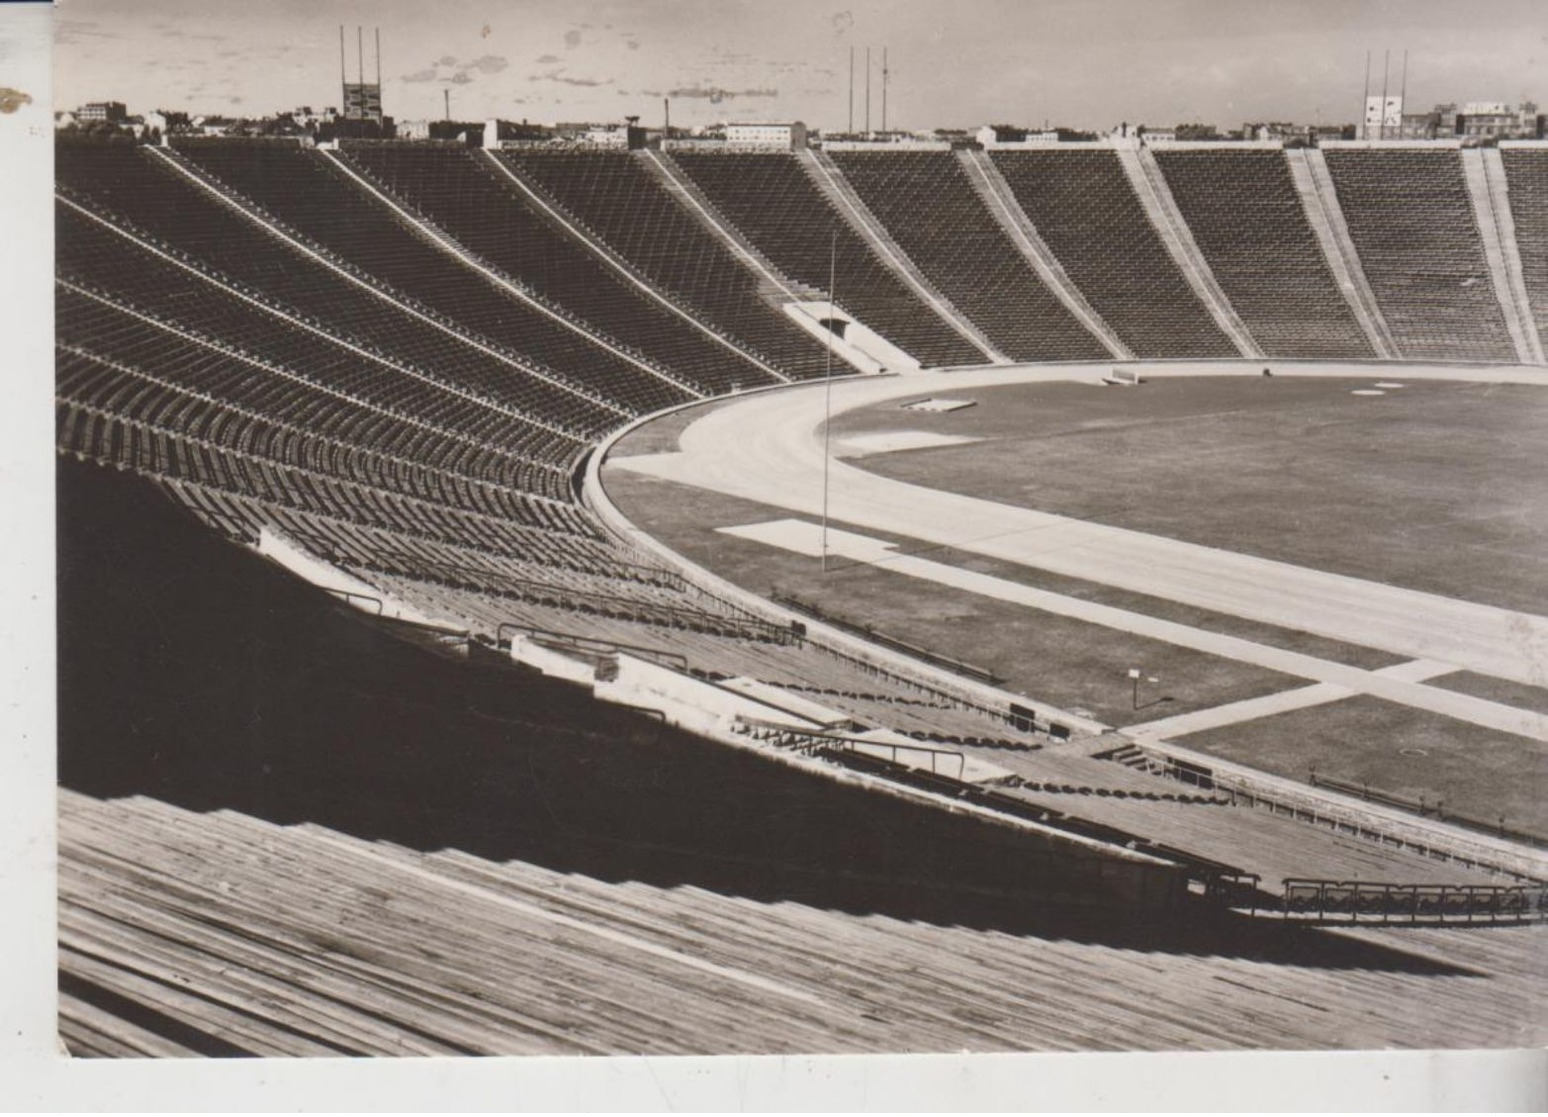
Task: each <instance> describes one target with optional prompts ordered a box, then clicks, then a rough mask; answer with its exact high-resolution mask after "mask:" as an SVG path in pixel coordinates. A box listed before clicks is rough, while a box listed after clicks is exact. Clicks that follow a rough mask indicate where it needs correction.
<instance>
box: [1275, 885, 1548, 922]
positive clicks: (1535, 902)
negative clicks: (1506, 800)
mask: <svg viewBox="0 0 1548 1117" xmlns="http://www.w3.org/2000/svg"><path fill="white" fill-rule="evenodd" d="M1282 911H1283V913H1284V914H1285V915H1287V916H1305V917H1315V918H1316V919H1319V920H1325V919H1328V918H1329V917H1330V916H1347V917H1348V919H1349V921H1350V922H1359V921H1361V920H1362V919H1370V918H1373V917H1377V916H1379V917H1380V919H1381V922H1383V923H1390V922H1392V921H1394V920H1397V921H1400V922H1407V923H1421V922H1455V921H1458V920H1461V921H1464V922H1467V923H1473V922H1479V921H1482V922H1487V923H1497V922H1525V921H1528V920H1535V919H1542V918H1544V917H1545V916H1548V889H1543V888H1540V887H1533V886H1529V885H1519V884H1518V885H1498V884H1386V883H1381V882H1372V881H1349V880H1316V879H1310V878H1301V877H1289V878H1286V879H1285V882H1284V897H1283V901H1282Z"/></svg>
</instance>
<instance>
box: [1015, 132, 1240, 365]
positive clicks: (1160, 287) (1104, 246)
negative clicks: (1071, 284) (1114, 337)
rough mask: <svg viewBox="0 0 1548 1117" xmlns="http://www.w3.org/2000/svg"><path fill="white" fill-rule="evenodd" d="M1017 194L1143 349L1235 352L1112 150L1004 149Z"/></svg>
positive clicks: (1105, 311) (1074, 273) (1066, 262)
mask: <svg viewBox="0 0 1548 1117" xmlns="http://www.w3.org/2000/svg"><path fill="white" fill-rule="evenodd" d="M991 158H992V159H993V160H994V165H995V167H996V169H998V170H999V172H1000V174H1001V175H1003V176H1004V178H1005V181H1006V183H1007V184H1008V185H1009V186H1010V188H1011V190H1012V192H1013V193H1014V194H1015V197H1016V201H1017V203H1018V204H1019V205H1020V206H1021V208H1022V209H1023V210H1024V211H1025V212H1026V215H1027V217H1028V218H1030V219H1031V221H1032V224H1033V225H1035V226H1036V227H1037V231H1038V232H1039V233H1040V234H1041V235H1042V237H1043V239H1044V241H1046V242H1047V243H1048V246H1049V248H1050V249H1052V250H1053V253H1054V255H1055V256H1056V257H1058V259H1059V262H1060V263H1061V264H1062V265H1063V266H1064V269H1065V271H1066V272H1068V273H1069V274H1070V276H1071V278H1073V279H1074V280H1075V282H1076V283H1077V284H1078V285H1079V287H1080V289H1081V291H1082V292H1083V293H1084V294H1085V296H1086V298H1087V299H1088V300H1090V302H1091V305H1092V306H1093V307H1094V308H1095V309H1096V310H1097V312H1098V313H1100V314H1101V315H1102V317H1103V319H1105V320H1106V322H1107V323H1108V324H1109V325H1110V326H1112V327H1113V329H1114V330H1116V331H1117V333H1118V336H1119V337H1121V338H1122V339H1123V340H1124V342H1125V343H1126V344H1127V345H1128V346H1129V348H1130V349H1131V350H1133V352H1134V354H1135V355H1136V356H1138V357H1146V358H1151V359H1158V358H1166V357H1234V356H1236V355H1237V354H1236V348H1235V346H1233V345H1232V344H1231V341H1230V339H1229V338H1227V337H1226V336H1225V335H1224V334H1223V333H1221V331H1220V329H1219V328H1218V327H1217V326H1216V325H1215V324H1214V323H1213V322H1212V321H1211V320H1210V317H1209V314H1208V312H1207V311H1206V310H1205V309H1204V307H1203V306H1202V305H1201V304H1200V302H1199V299H1198V297H1197V296H1196V295H1195V294H1194V293H1193V291H1192V290H1191V289H1190V288H1189V287H1188V285H1187V283H1186V281H1185V280H1184V279H1183V277H1182V275H1181V274H1180V273H1179V271H1178V269H1177V265H1176V264H1175V263H1174V262H1173V261H1172V259H1171V257H1170V256H1169V255H1168V254H1167V252H1166V249H1165V248H1164V247H1163V246H1162V244H1161V239H1160V235H1159V234H1158V233H1157V231H1156V230H1155V228H1154V227H1153V226H1152V225H1151V224H1150V221H1149V220H1148V219H1147V218H1146V216H1145V211H1144V209H1143V208H1142V207H1141V206H1140V204H1139V201H1138V199H1136V198H1135V196H1134V190H1133V188H1132V187H1131V186H1130V185H1129V182H1128V180H1127V179H1126V178H1125V177H1124V174H1123V170H1122V168H1121V167H1120V166H1119V164H1118V157H1117V156H1116V155H1115V154H1114V153H1113V152H1111V151H1082V150H1075V151H1067V152H1065V151H1057V152H1056V151H995V152H992V153H991Z"/></svg>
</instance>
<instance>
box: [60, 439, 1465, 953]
mask: <svg viewBox="0 0 1548 1117" xmlns="http://www.w3.org/2000/svg"><path fill="white" fill-rule="evenodd" d="M59 507H60V521H59V544H60V550H59V573H60V608H59V648H60V656H59V672H60V676H59V677H60V758H59V759H60V779H61V782H62V783H63V784H65V785H66V786H68V787H70V788H72V789H74V790H77V791H80V792H83V793H86V794H89V795H93V796H97V797H102V798H110V797H117V796H128V795H146V796H150V797H154V798H158V799H161V800H164V801H166V802H170V803H173V804H176V805H178V806H182V807H186V808H190V809H194V810H215V809H222V808H225V809H231V810H236V811H241V812H244V813H247V814H250V815H253V816H255V817H258V818H263V819H267V820H269V821H272V822H276V823H281V824H289V823H297V822H303V821H306V822H313V823H317V824H320V825H323V826H327V827H330V828H333V829H335V830H338V831H340V832H344V833H348V834H352V835H355V836H358V837H361V838H365V839H370V840H384V841H390V842H394V843H397V844H400V845H404V846H408V847H411V848H416V849H422V850H436V849H443V848H456V849H461V850H464V851H467V852H469V853H472V854H475V855H477V856H480V857H485V858H489V859H492V860H497V861H499V860H524V861H529V862H534V863H538V864H542V865H545V866H547V867H549V868H552V869H556V870H560V871H567V872H577V873H583V874H586V875H588V876H592V877H595V878H598V879H603V880H640V881H643V882H647V883H649V884H652V885H656V886H661V887H671V886H675V885H694V886H697V887H700V888H705V889H708V890H712V891H717V892H721V893H723V894H729V895H740V896H744V897H747V898H751V899H756V900H759V901H764V902H772V901H776V900H789V901H797V902H801V903H805V904H808V905H812V906H815V907H820V908H826V909H832V910H842V911H848V912H853V913H858V914H881V915H886V916H891V917H894V918H900V919H910V920H921V921H927V922H931V923H936V924H942V925H960V926H968V927H973V928H980V929H993V930H998V931H1004V932H1008V933H1014V934H1030V935H1038V936H1044V937H1049V936H1057V937H1067V938H1075V939H1081V940H1090V941H1102V942H1109V943H1114V944H1119V945H1124V946H1129V947H1132V948H1135V949H1143V950H1155V951H1166V952H1174V953H1186V954H1230V955H1237V956H1250V957H1254V958H1258V959H1260V960H1268V961H1282V962H1284V963H1286V964H1293V965H1301V966H1319V967H1357V968H1366V969H1396V970H1403V971H1407V972H1429V973H1458V972H1467V971H1462V970H1459V969H1457V968H1454V967H1449V966H1445V965H1443V964H1440V963H1437V962H1434V961H1432V960H1430V959H1425V958H1420V957H1417V956H1414V955H1409V954H1407V953H1405V952H1403V951H1399V950H1394V949H1389V948H1386V947H1384V946H1376V945H1371V944H1368V943H1364V942H1359V941H1356V940H1354V939H1351V938H1347V937H1344V936H1340V935H1336V934H1330V933H1327V932H1324V931H1317V930H1314V929H1307V928H1290V927H1284V926H1280V925H1276V924H1269V923H1263V922H1258V923H1254V922H1252V921H1249V920H1246V919H1241V918H1232V917H1223V916H1218V915H1208V914H1202V913H1199V912H1190V913H1188V914H1187V916H1186V917H1185V918H1178V919H1174V920H1169V921H1167V922H1164V923H1162V922H1157V921H1155V920H1154V919H1149V920H1141V919H1140V918H1138V917H1137V916H1136V915H1133V914H1127V913H1123V912H1114V911H1111V910H1106V911H1100V912H1096V911H1091V910H1071V909H1063V910H1060V909H1057V908H1049V907H1048V906H1047V905H1046V904H1045V903H1041V902H1039V901H1038V900H1036V899H1035V898H1033V896H1032V895H1031V891H1032V889H1031V888H1029V882H1030V881H1033V880H1034V879H1035V874H1037V873H1039V872H1043V873H1049V874H1052V875H1053V876H1054V877H1057V875H1058V874H1059V873H1060V872H1061V871H1062V869H1061V868H1060V867H1059V866H1057V865H1054V866H1050V865H1048V864H1046V863H1044V864H1042V865H1039V864H1038V863H1037V862H1036V854H1035V853H1034V854H1028V852H1027V850H1026V848H1025V843H1024V841H1022V840H1021V839H1020V838H1019V837H1018V836H1017V835H1016V833H1015V832H1014V831H1010V830H1008V829H1005V828H1001V827H991V826H986V825H984V824H982V823H978V822H976V821H974V820H973V819H971V818H967V817H963V816H955V815H950V814H947V813H946V812H941V811H933V810H924V809H921V808H920V807H918V806H915V805H913V804H910V803H908V802H906V801H904V800H901V799H897V798H893V797H890V796H883V795H876V794H873V793H869V792H865V791H862V790H859V789H857V788H853V787H849V786H846V785H843V784H839V783H837V782H834V781H831V780H827V779H824V778H822V777H819V776H816V775H812V774H809V773H805V772H800V771H796V770H793V769H790V768H787V767H785V766H783V765H778V764H775V763H772V762H770V761H768V760H766V759H763V758H761V757H757V756H754V755H751V754H748V753H742V752H739V751H737V750H734V749H731V748H727V747H724V746H720V745H715V744H711V743H708V742H704V741H701V740H697V739H695V738H692V737H689V736H687V735H685V734H681V733H677V732H675V731H672V730H670V729H669V728H667V727H665V726H663V725H662V724H661V723H660V722H658V721H656V720H654V719H652V718H650V717H648V716H645V715H641V714H636V713H631V712H629V711H625V710H619V709H614V708H610V707H607V706H603V705H601V704H599V703H595V702H593V701H591V700H590V699H589V697H588V696H586V694H585V692H584V691H583V690H580V689H578V688H575V687H571V686H567V685H565V684H560V683H555V682H553V681H551V680H546V679H543V678H541V677H540V676H536V675H532V674H528V673H525V672H523V671H520V670H518V669H516V668H514V667H512V666H509V665H507V664H506V663H505V662H503V660H502V659H501V658H500V657H497V656H495V655H494V654H493V653H485V654H484V655H482V656H480V655H474V656H473V657H472V658H469V657H468V656H467V655H466V654H459V653H457V652H455V651H448V650H447V649H445V648H444V647H439V648H438V647H436V646H434V645H433V644H432V643H430V642H425V641H421V642H415V641H413V640H411V639H408V638H405V637H403V636H401V635H397V634H391V633H388V632H387V631H385V630H384V629H383V628H382V627H380V626H379V625H377V624H375V623H374V622H371V621H369V620H367V619H365V618H364V617H363V616H362V615H361V614H358V613H356V612H354V611H353V610H350V609H348V608H347V607H345V606H342V605H338V604H335V603H333V602H332V600H331V599H330V598H328V597H326V596H325V595H322V594H320V593H318V592H317V591H314V590H312V589H311V588H309V587H306V586H304V585H301V584H300V583H298V582H297V581H296V580H294V579H293V578H292V577H291V576H289V575H288V574H285V573H283V572H282V571H280V570H279V569H278V568H275V567H271V566H270V565H269V564H268V563H266V562H265V561H264V560H261V559H259V558H257V557H256V556H253V555H251V554H250V553H248V552H246V551H244V550H242V549H240V548H238V547H235V546H233V545H231V544H229V543H226V542H225V541H223V540H221V539H219V538H218V537H217V536H216V535H215V534H214V533H213V532H210V531H208V530H206V529H205V528H203V527H202V526H201V525H200V524H198V523H197V522H196V521H195V520H194V519H193V518H192V517H191V516H190V515H188V514H186V513H184V512H183V511H181V510H180V509H179V508H177V507H176V506H174V505H173V504H172V503H171V502H170V501H167V500H166V499H164V498H163V497H162V496H161V495H160V494H159V493H158V492H157V491H156V490H155V489H154V488H153V487H152V486H151V485H150V484H148V483H146V482H144V481H141V480H139V479H137V478H134V477H132V476H130V475H126V474H118V473H114V472H110V471H107V470H103V469H99V468H97V467H92V466H83V465H79V464H77V463H74V462H73V461H67V460H63V459H62V460H61V467H60V470H59ZM1018 887H1019V888H1020V889H1021V893H1022V894H1021V896H1020V897H1019V898H1016V899H1009V898H1007V896H1006V895H1005V893H1006V892H1008V891H1011V890H1013V889H1016V888H1018Z"/></svg>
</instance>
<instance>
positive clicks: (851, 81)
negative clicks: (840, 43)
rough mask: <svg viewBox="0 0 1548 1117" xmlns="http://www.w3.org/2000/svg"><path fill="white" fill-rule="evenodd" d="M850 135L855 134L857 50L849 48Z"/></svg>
mask: <svg viewBox="0 0 1548 1117" xmlns="http://www.w3.org/2000/svg"><path fill="white" fill-rule="evenodd" d="M849 134H850V135H851V136H853V135H854V134H855V48H854V47H850V48H849Z"/></svg>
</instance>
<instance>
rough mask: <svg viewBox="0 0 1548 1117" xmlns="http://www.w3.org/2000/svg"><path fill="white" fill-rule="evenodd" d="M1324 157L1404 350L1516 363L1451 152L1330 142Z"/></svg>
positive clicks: (1422, 355) (1415, 356)
mask: <svg viewBox="0 0 1548 1117" xmlns="http://www.w3.org/2000/svg"><path fill="white" fill-rule="evenodd" d="M1324 156H1325V158H1326V160H1327V165H1328V173H1329V174H1330V175H1331V176H1332V179H1333V184H1334V186H1335V188H1336V189H1337V191H1338V200H1339V205H1340V206H1341V207H1342V209H1343V211H1344V219H1345V222H1346V223H1347V224H1348V226H1349V235H1350V237H1351V239H1352V240H1353V241H1354V245H1355V248H1356V249H1357V250H1358V252H1359V254H1360V262H1361V265H1362V266H1363V268H1364V270H1365V274H1366V277H1367V278H1368V279H1369V280H1370V284H1371V289H1372V290H1373V291H1374V292H1375V295H1376V299H1377V302H1378V303H1380V305H1381V310H1382V314H1383V316H1384V317H1385V318H1386V320H1387V324H1388V326H1389V327H1390V328H1391V330H1392V335H1393V337H1394V338H1395V339H1396V341H1397V344H1398V347H1399V349H1400V350H1401V353H1402V355H1403V356H1404V357H1407V358H1409V359H1411V360H1439V361H1446V360H1454V361H1503V362H1509V361H1513V360H1515V359H1516V352H1515V347H1514V346H1513V345H1512V343H1511V339H1510V335H1509V333H1508V332H1507V330H1506V327H1505V319H1504V315H1503V314H1502V313H1501V311H1500V305H1499V300H1498V298H1497V297H1496V295H1495V291H1494V285H1493V282H1492V281H1491V279H1490V277H1489V266H1488V263H1487V261H1486V260H1485V258H1484V251H1483V246H1482V243H1481V242H1480V239H1479V234H1478V224H1477V219H1476V217H1475V215H1474V213H1473V206H1472V202H1471V201H1470V199H1469V197H1468V193H1467V186H1466V183H1465V182H1464V180H1463V177H1462V164H1461V160H1460V159H1459V157H1458V152H1456V151H1454V150H1442V151H1421V150H1417V149H1413V148H1409V149H1400V150H1394V151H1366V150H1359V149H1346V148H1330V149H1329V150H1327V151H1326V152H1324Z"/></svg>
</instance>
